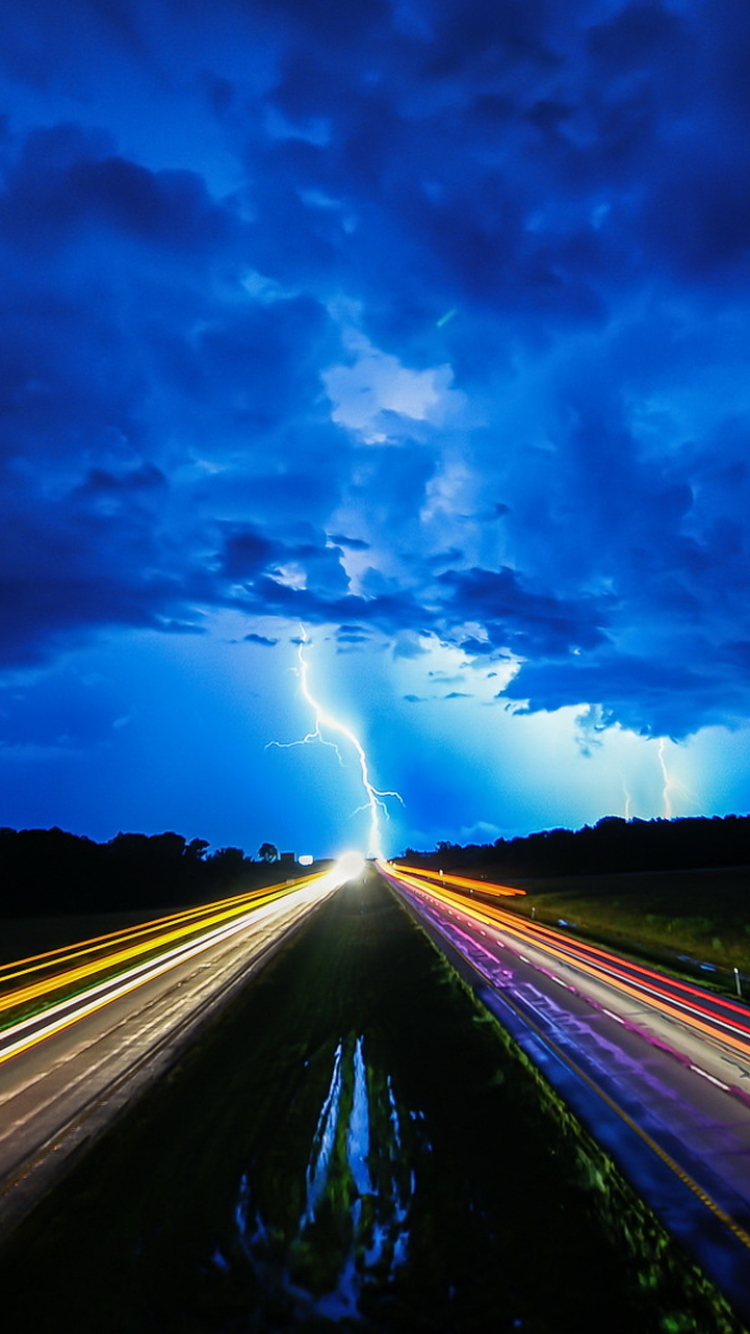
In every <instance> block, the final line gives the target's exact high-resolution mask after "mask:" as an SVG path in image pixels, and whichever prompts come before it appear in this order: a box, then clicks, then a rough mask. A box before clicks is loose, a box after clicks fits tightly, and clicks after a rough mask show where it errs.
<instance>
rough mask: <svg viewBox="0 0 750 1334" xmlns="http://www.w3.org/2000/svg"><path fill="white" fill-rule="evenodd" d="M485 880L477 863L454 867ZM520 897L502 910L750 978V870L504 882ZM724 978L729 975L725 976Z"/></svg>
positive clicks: (485, 871)
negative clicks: (564, 923) (736, 970)
mask: <svg viewBox="0 0 750 1334" xmlns="http://www.w3.org/2000/svg"><path fill="white" fill-rule="evenodd" d="M462 874H466V875H467V876H468V877H470V878H474V877H475V878H477V879H480V878H482V877H484V878H486V879H487V880H492V879H493V878H498V877H495V876H493V875H490V874H489V873H488V872H487V868H486V867H484V866H475V867H467V868H466V869H465V871H464V870H463V868H462ZM507 883H508V884H510V885H512V886H514V887H518V888H519V889H524V890H525V891H526V894H525V897H524V898H518V899H509V900H508V901H507V903H506V902H504V903H503V904H502V906H503V908H507V909H509V910H510V911H513V912H518V913H521V914H522V915H523V916H525V917H530V916H531V913H532V909H533V910H534V916H535V918H536V920H537V921H538V922H544V923H546V924H548V925H554V924H555V923H556V922H557V921H558V919H559V918H564V919H565V920H566V921H569V922H571V923H575V924H576V926H577V927H579V928H581V929H582V930H585V931H587V932H589V933H590V934H591V935H593V936H596V937H598V938H599V939H601V940H603V941H605V942H612V943H613V944H621V945H622V946H623V947H624V946H626V945H631V946H645V947H646V948H648V949H651V950H656V951H665V952H667V953H668V954H671V955H678V954H686V955H689V956H691V957H692V958H695V959H699V960H705V961H706V962H708V963H712V964H714V966H715V967H716V968H718V969H724V970H725V972H726V973H727V974H728V975H731V973H732V969H733V968H734V967H737V968H739V970H740V972H742V973H747V974H750V868H748V867H730V868H724V867H721V868H719V869H717V870H705V871H704V870H700V871H660V872H632V873H626V874H621V875H590V876H560V877H558V878H552V877H547V878H544V879H534V880H532V879H528V880H509V881H508V882H507ZM729 980H730V981H731V978H729Z"/></svg>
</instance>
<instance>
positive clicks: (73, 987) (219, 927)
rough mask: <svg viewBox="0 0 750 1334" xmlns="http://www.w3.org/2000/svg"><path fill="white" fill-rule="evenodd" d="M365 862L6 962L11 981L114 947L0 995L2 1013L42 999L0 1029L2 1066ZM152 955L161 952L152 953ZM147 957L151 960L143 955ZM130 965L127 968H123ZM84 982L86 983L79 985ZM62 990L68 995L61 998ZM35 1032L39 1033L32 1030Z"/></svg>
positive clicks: (318, 893)
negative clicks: (273, 908) (29, 1011)
mask: <svg viewBox="0 0 750 1334" xmlns="http://www.w3.org/2000/svg"><path fill="white" fill-rule="evenodd" d="M360 866H361V858H359V859H357V860H355V859H353V858H352V856H351V854H350V855H348V856H347V857H344V858H342V859H341V861H340V863H337V864H336V865H335V866H334V867H333V868H332V870H330V871H323V872H316V873H314V874H313V875H307V876H302V877H300V878H299V879H298V880H293V881H287V882H284V883H283V884H278V885H270V886H267V887H265V888H262V889H256V890H251V891H250V892H248V893H246V894H239V895H237V894H235V895H232V896H230V897H229V898H226V899H220V900H218V901H216V902H215V903H210V904H206V905H204V906H203V907H201V908H191V909H186V910H184V911H183V912H180V913H175V914H172V915H171V916H169V917H164V918H156V919H154V920H153V921H151V922H146V923H143V924H142V925H141V926H137V927H129V928H126V930H125V932H108V933H107V934H106V935H104V936H98V937H93V938H92V939H91V940H88V941H82V942H80V943H78V944H77V945H72V946H70V947H69V948H68V950H58V951H54V950H52V951H47V952H46V953H45V954H41V955H33V956H30V958H29V959H26V960H19V961H18V962H19V963H21V964H29V965H30V967H29V968H28V969H27V968H19V967H18V965H17V964H15V965H14V964H11V965H8V966H6V969H5V980H6V981H7V980H8V979H9V978H12V977H14V976H24V975H26V974H27V973H28V972H33V971H35V970H36V969H37V967H39V966H44V961H46V963H47V964H50V965H52V966H55V967H59V966H60V965H61V964H64V963H65V961H66V959H70V960H74V959H77V958H81V957H82V956H84V955H85V954H86V953H91V952H98V953H100V952H101V950H102V949H103V948H105V947H106V945H107V943H108V944H109V945H110V946H115V948H114V950H111V951H110V952H109V953H106V954H104V955H103V957H99V958H97V959H93V960H91V961H90V962H89V963H86V964H76V965H75V966H74V967H71V968H63V971H58V972H55V973H54V974H53V975H52V976H51V977H47V978H43V979H40V980H38V981H36V982H34V983H31V984H26V985H23V986H17V987H15V988H13V990H11V991H9V992H8V993H6V995H5V996H3V997H1V998H0V1010H5V1011H9V1010H14V1009H15V1010H17V1009H19V1008H20V1007H22V1006H23V1005H26V1004H28V1003H29V1001H31V1000H40V1001H42V1004H41V1006H40V1007H39V1008H38V1009H37V1010H36V1011H35V1012H34V1013H33V1014H30V1015H26V1016H24V1017H23V1018H21V1019H19V1020H17V1021H16V1022H13V1021H12V1020H11V1021H10V1023H8V1024H6V1026H5V1027H4V1028H3V1029H2V1030H0V1041H2V1043H3V1046H2V1049H0V1064H2V1063H4V1062H5V1061H8V1060H10V1059H11V1058H12V1057H13V1056H17V1055H19V1054H20V1053H21V1052H23V1051H26V1050H28V1049H29V1048H30V1047H33V1046H36V1045H37V1044H38V1043H40V1042H42V1041H44V1040H45V1039H46V1038H48V1037H50V1036H52V1035H53V1034H55V1033H59V1032H60V1031H61V1030H63V1029H65V1028H68V1027H70V1026H71V1025H72V1024H74V1023H77V1022H78V1020H80V1019H82V1018H85V1017H86V1015H89V1014H92V1013H93V1012H94V1011H96V1010H98V1009H101V1008H102V1007H103V1006H105V1005H109V1004H110V1003H111V1002H112V1001H113V1000H117V999H118V998H119V997H121V996H124V995H127V994H128V993H129V992H131V991H134V990H135V989H136V988H137V987H140V986H143V985H144V983H146V982H149V981H152V980H153V979H154V978H156V977H159V976H161V975H162V974H163V973H165V972H167V971H169V969H171V968H175V967H176V966H177V965H178V964H180V963H184V962H186V961H187V960H189V959H191V958H193V957H194V956H195V955H197V954H200V953H201V952H202V951H204V950H206V949H208V948H209V947H210V946H211V945H215V944H216V943H217V942H219V941H221V940H225V939H228V938H229V937H230V936H232V935H235V934H237V933H238V932H240V931H242V930H243V929H244V928H245V927H246V926H247V925H249V924H250V923H251V922H252V921H253V920H257V918H258V917H259V916H260V915H262V910H263V909H264V908H268V909H270V908H271V906H272V905H274V904H276V903H277V902H280V901H281V900H283V899H284V898H286V897H290V896H293V895H296V896H299V895H300V891H302V895H303V900H304V899H305V898H306V899H308V900H309V899H310V897H311V896H312V897H314V898H316V899H317V898H320V899H322V898H323V897H324V896H325V895H326V894H328V893H330V892H332V891H333V890H334V889H336V888H338V886H339V885H341V884H343V883H344V882H345V881H346V880H348V879H350V878H352V877H353V876H354V875H355V874H357V873H358V869H359V868H360ZM164 927H166V928H167V929H166V930H164V929H160V930H159V931H158V934H157V935H153V932H154V930H155V929H157V928H164ZM134 934H135V935H137V936H143V935H149V938H148V939H145V940H143V939H141V940H137V941H136V942H135V943H131V944H130V945H129V947H127V948H120V946H122V945H123V942H124V941H125V940H127V939H128V938H129V937H131V936H132V935H134ZM155 954H156V955H157V956H158V957H156V958H154V957H153V956H154V955H155ZM144 955H148V956H149V957H148V958H143V957H142V956H144ZM136 960H138V962H135V961H136ZM40 961H41V963H40ZM127 964H130V967H126V965H127ZM81 983H85V985H84V987H83V988H82V989H81V987H80V984H81ZM60 992H68V993H69V994H68V995H67V996H65V995H64V996H63V997H62V998H60ZM30 1029H34V1031H33V1032H30V1031H29V1030H30Z"/></svg>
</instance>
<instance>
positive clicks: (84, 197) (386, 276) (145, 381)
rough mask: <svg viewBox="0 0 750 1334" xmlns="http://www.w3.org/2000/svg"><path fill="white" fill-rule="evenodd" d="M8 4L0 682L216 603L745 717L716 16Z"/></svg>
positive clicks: (739, 107) (1, 267)
mask: <svg viewBox="0 0 750 1334" xmlns="http://www.w3.org/2000/svg"><path fill="white" fill-rule="evenodd" d="M11 17H12V20H13V21H12V23H11V24H10V25H9V35H8V40H7V42H5V43H4V46H3V50H2V52H0V68H1V69H2V71H3V77H4V104H5V106H6V108H7V111H8V117H7V120H6V122H5V125H4V130H3V134H2V138H1V139H0V290H1V291H2V319H1V321H0V367H1V368H2V369H1V370H0V414H1V417H0V483H1V484H2V494H3V501H2V504H3V525H2V529H1V530H0V586H1V587H2V590H3V597H4V604H5V609H6V610H5V621H4V625H5V633H4V636H3V646H2V658H1V659H0V662H1V664H2V665H3V666H4V667H9V666H12V667H17V666H18V665H22V664H29V663H35V662H38V661H40V660H41V659H43V658H45V657H47V658H49V657H54V656H55V655H56V654H58V653H59V652H61V651H62V650H63V649H65V648H67V647H71V646H72V647H78V646H80V645H81V644H82V643H84V642H85V641H86V639H87V637H89V636H91V635H93V634H95V633H96V632H97V631H100V630H101V629H103V628H104V627H109V628H112V627H115V628H116V627H126V626H129V627H139V628H145V629H151V630H159V631H163V632H165V633H173V634H177V633H184V632H188V633H190V632H196V633H200V632H203V631H204V630H205V628H206V626H207V625H208V624H209V623H210V618H211V616H212V614H213V613H214V612H216V611H217V610H218V611H226V610H227V609H230V610H235V611H239V612H241V613H244V614H246V615H247V616H249V617H253V618H254V617H261V616H262V617H269V616H270V617H278V618H281V619H283V620H284V621H286V620H287V619H291V618H294V619H296V620H301V621H305V622H310V623H313V624H320V625H323V624H325V625H333V626H337V627H339V633H338V642H339V644H340V645H343V646H346V647H348V648H360V647H362V648H363V647H364V646H365V645H366V643H367V641H368V639H369V638H370V637H371V636H372V634H373V632H379V633H381V634H384V635H386V636H388V637H390V638H391V639H392V640H393V642H394V645H395V647H394V655H393V656H394V657H395V658H408V657H412V656H413V657H415V658H416V657H418V656H419V654H420V653H421V652H422V650H421V649H420V647H419V641H418V636H419V635H424V634H429V635H432V636H437V637H439V638H440V639H442V640H443V641H444V642H446V643H448V644H451V645H455V646H456V647H459V648H461V649H462V650H463V652H464V653H465V654H466V655H467V656H469V657H470V658H473V659H475V660H476V661H477V662H486V661H487V660H488V659H489V658H491V657H492V655H493V654H498V655H506V656H507V655H513V656H514V657H515V659H517V661H518V664H519V670H518V672H517V674H516V675H515V677H514V678H513V680H512V682H511V683H510V685H508V686H507V687H506V688H505V692H504V696H503V697H504V698H507V699H508V700H509V701H512V702H513V703H515V704H523V703H524V701H525V702H526V707H528V708H530V709H534V710H548V711H551V710H554V709H557V708H560V707H563V706H564V705H566V704H580V703H584V704H594V705H599V706H601V709H602V710H603V715H602V716H604V717H606V719H607V720H608V721H609V722H611V723H612V724H614V723H621V724H622V725H624V726H627V727H631V728H633V729H634V730H635V731H638V732H645V733H649V734H650V733H659V732H661V731H664V732H668V733H669V734H671V735H674V736H684V735H686V734H688V733H690V732H692V731H695V730H696V729H697V728H699V727H701V726H703V725H706V724H708V723H721V722H724V723H727V724H729V725H734V724H735V723H736V722H737V721H738V720H740V719H742V718H744V717H746V716H747V712H748V709H749V708H750V694H749V693H748V688H747V684H746V682H747V671H746V668H747V654H746V645H747V643H748V642H750V626H748V623H747V568H748V556H749V555H750V552H749V551H748V537H747V523H746V515H747V510H748V503H749V502H750V470H749V469H748V465H747V441H748V438H749V437H750V402H748V397H747V391H746V387H745V386H746V378H747V377H746V370H745V356H744V329H745V325H746V319H747V310H746V306H747V301H748V278H749V277H750V272H749V270H748V263H749V256H750V190H749V189H748V187H747V185H746V180H747V173H746V169H745V145H746V142H747V132H748V126H749V122H750V95H748V92H747V81H746V78H745V73H746V62H747V54H748V51H750V23H749V22H748V20H747V15H746V12H745V11H744V7H743V6H741V5H736V4H727V5H723V6H721V7H720V8H719V9H711V8H709V7H707V6H698V7H692V8H690V7H688V8H687V9H686V8H685V7H684V6H677V5H674V4H659V3H656V2H655V0H653V2H652V0H637V2H635V3H630V4H618V5H616V6H614V8H613V7H612V5H609V4H607V5H605V4H604V3H603V0H585V3H583V4H582V5H581V6H579V7H578V9H577V13H576V20H575V22H571V20H570V16H569V14H568V13H567V12H566V11H564V10H562V9H561V7H560V6H559V5H558V4H554V3H552V0H532V2H531V3H529V0H523V2H522V0H512V2H510V0H509V2H508V3H505V4H503V5H501V6H494V7H493V6H488V5H487V4H486V3H484V0H471V3H465V4H459V3H457V0H456V2H454V0H441V2H440V3H437V2H436V0H421V2H417V3H414V4H410V5H408V6H404V5H395V6H393V5H390V4H386V3H385V0H368V3H365V4H358V5H356V6H351V5H349V6H342V5H339V4H334V5H326V4H323V3H315V4H311V3H306V2H305V0H296V2H295V0H284V3H283V4H272V3H270V0H269V3H263V4H258V5H255V6H250V7H248V6H246V5H243V4H240V3H235V0H223V3H220V4H219V6H218V9H217V10H216V12H215V13H214V12H212V16H211V22H210V24H209V22H208V19H207V18H206V17H205V16H201V14H200V13H199V12H198V11H197V10H196V9H195V8H194V7H183V6H178V5H176V4H174V3H166V0H165V2H164V3H162V2H161V0H155V3H154V4H153V5H152V6H149V7H148V9H145V8H144V7H143V6H140V5H137V4H135V3H130V0H124V3H120V4H109V3H105V2H104V0H86V2H85V3H84V0H71V4H70V6H68V7H66V14H65V16H62V15H61V12H60V10H59V6H55V5H53V4H51V3H49V4H44V3H39V4H36V5H34V6H31V7H29V6H26V5H22V4H20V3H15V0H14V3H12V4H11ZM83 31H85V32H86V34H87V38H86V42H81V41H80V40H79V38H78V36H77V34H78V33H79V32H83ZM446 317H448V318H446ZM333 370H335V371H338V373H339V374H338V378H337V377H336V375H332V374H331V372H332V371H333ZM347 375H348V376H349V378H348V379H347ZM337 395H339V397H337ZM500 519H501V520H502V523H500V522H497V521H498V520H500ZM399 637H400V638H399ZM247 638H248V639H249V640H250V642H255V643H258V644H261V643H264V642H273V641H271V640H268V639H267V637H266V636H265V635H261V634H258V632H257V631H251V632H250V633H249V634H248V636H247ZM459 693H460V692H459ZM406 698H411V696H406Z"/></svg>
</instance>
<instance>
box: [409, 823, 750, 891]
mask: <svg viewBox="0 0 750 1334" xmlns="http://www.w3.org/2000/svg"><path fill="white" fill-rule="evenodd" d="M402 860H403V861H405V862H407V863H410V864H411V865H412V866H425V867H427V868H428V869H433V870H439V869H442V870H444V871H459V870H461V869H462V868H463V867H468V866H472V867H475V868H477V869H478V870H479V871H481V870H483V869H485V868H486V869H487V870H488V871H489V870H491V871H492V873H493V876H497V877H500V876H504V877H506V878H507V879H509V880H512V879H524V878H525V877H536V876H562V875H596V874H598V873H601V874H604V873H611V872H616V871H683V870H691V869H695V868H700V867H704V868H705V867H713V866H716V867H720V866H747V865H750V816H747V815H726V816H714V817H713V818H708V817H702V816H701V817H694V818H690V817H688V818H685V819H674V820H666V819H660V820H623V819H621V818H620V817H619V816H616V815H608V816H605V817H604V819H603V820H599V821H598V823H597V824H595V825H593V826H590V825H584V827H583V828H582V829H576V830H572V829H547V830H544V831H543V832H542V833H538V834H529V835H527V836H526V837H524V838H511V839H504V838H498V839H496V840H495V842H494V843H485V844H477V843H470V844H468V845H467V846H465V847H464V846H462V845H460V844H458V843H448V842H440V843H438V845H437V848H436V850H435V851H434V852H417V851H415V850H414V849H413V848H407V849H406V852H405V853H404V856H403V858H402Z"/></svg>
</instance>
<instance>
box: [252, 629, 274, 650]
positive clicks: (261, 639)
mask: <svg viewBox="0 0 750 1334" xmlns="http://www.w3.org/2000/svg"><path fill="white" fill-rule="evenodd" d="M278 642H279V641H278V639H269V638H268V636H267V635H256V634H255V632H254V631H251V632H250V634H249V635H245V643H246V644H261V645H262V647H263V648H274V647H275V645H276V644H278Z"/></svg>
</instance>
